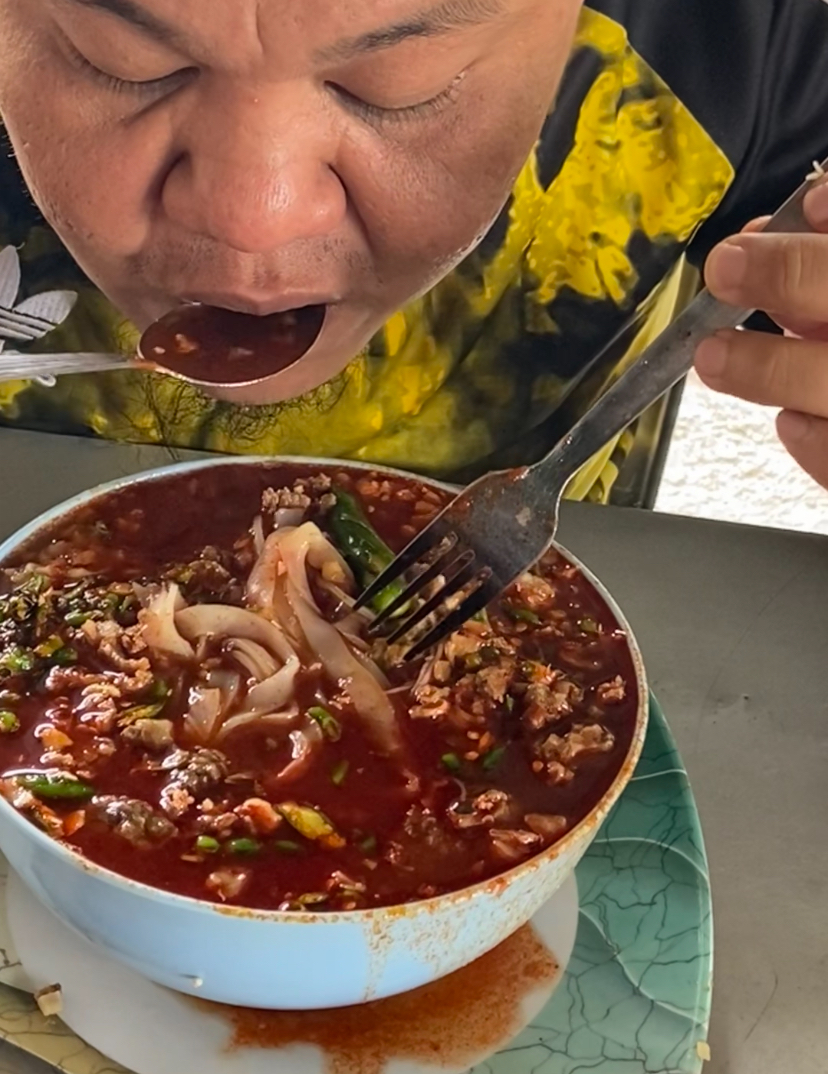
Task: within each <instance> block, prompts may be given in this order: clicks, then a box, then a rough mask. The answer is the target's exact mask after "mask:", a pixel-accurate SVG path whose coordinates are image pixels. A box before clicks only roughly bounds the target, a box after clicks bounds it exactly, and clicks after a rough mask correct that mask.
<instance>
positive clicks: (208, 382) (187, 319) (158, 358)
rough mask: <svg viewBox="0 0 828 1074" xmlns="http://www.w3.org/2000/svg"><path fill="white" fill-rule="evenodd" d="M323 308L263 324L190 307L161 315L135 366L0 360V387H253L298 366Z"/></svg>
mask: <svg viewBox="0 0 828 1074" xmlns="http://www.w3.org/2000/svg"><path fill="white" fill-rule="evenodd" d="M326 309H327V307H325V306H323V305H320V306H304V307H301V308H299V309H295V310H288V311H285V312H284V313H273V314H270V315H269V316H267V317H254V316H251V315H249V314H246V313H237V312H235V311H234V310H226V309H220V308H218V307H214V306H203V305H198V304H195V303H194V304H190V305H185V306H179V307H178V308H176V309H174V310H171V311H170V312H169V313H166V314H164V316H163V317H160V318H159V319H158V320H157V321H155V323H154V324H151V325H150V326H149V328H148V329H147V330H146V331H145V332H144V334H143V336H142V337H141V341H140V343H139V344H138V350H137V354H136V356H135V357H134V358H124V357H123V356H122V355H118V354H91V353H78V354H48V353H47V354H36V355H35V354H13V353H9V352H6V353H5V354H2V355H0V381H7V380H20V379H32V378H36V379H38V380H41V381H43V382H45V383H51V382H52V380H53V378H54V377H58V376H63V375H65V374H67V373H92V372H102V371H106V370H112V369H124V368H127V367H129V366H132V367H137V368H139V369H146V370H151V371H152V372H155V373H164V374H167V375H168V376H172V377H176V378H177V379H179V380H184V381H187V382H188V383H190V384H195V385H198V386H200V387H240V386H247V385H253V384H258V383H260V382H261V381H263V380H267V379H268V378H269V377H272V376H273V375H274V374H276V373H281V372H282V371H283V370H285V369H288V368H289V367H290V366H292V365H294V364H295V363H296V362H298V361H299V359H300V358H302V357H303V356H304V355H305V354H307V352H308V351H309V350H310V348H311V347H312V346H313V344H314V343H315V342H316V340H317V339H318V338H319V333H320V332H321V331H322V326H323V324H324V322H325V314H326Z"/></svg>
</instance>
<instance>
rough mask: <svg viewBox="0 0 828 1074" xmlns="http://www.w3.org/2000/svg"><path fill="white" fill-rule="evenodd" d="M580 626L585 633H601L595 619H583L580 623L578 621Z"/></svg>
mask: <svg viewBox="0 0 828 1074" xmlns="http://www.w3.org/2000/svg"><path fill="white" fill-rule="evenodd" d="M578 627H579V629H580V630H581V631H582V632H583V633H584V634H600V633H601V628H600V627H599V626H598V624H597V623H596V622H595V620H594V619H582V620H581V621H580V623H578Z"/></svg>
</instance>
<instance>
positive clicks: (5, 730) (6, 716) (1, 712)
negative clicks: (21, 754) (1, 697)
mask: <svg viewBox="0 0 828 1074" xmlns="http://www.w3.org/2000/svg"><path fill="white" fill-rule="evenodd" d="M19 730H20V720H18V718H17V716H15V714H14V713H13V712H11V711H9V709H0V734H3V735H11V734H13V733H14V732H15V731H19Z"/></svg>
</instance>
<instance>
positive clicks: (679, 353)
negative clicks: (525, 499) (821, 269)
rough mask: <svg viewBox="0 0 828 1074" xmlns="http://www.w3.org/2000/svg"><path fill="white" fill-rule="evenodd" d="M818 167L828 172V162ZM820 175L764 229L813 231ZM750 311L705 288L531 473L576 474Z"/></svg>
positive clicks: (541, 476) (546, 475) (550, 475)
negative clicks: (812, 201) (808, 207)
mask: <svg viewBox="0 0 828 1074" xmlns="http://www.w3.org/2000/svg"><path fill="white" fill-rule="evenodd" d="M822 169H824V170H828V160H826V161H825V163H824V164H823V165H822ZM817 170H818V171H819V170H820V169H817ZM819 178H820V177H819V176H818V175H817V176H811V177H810V178H809V179H807V180H806V182H804V183H803V184H802V186H801V187H800V188H799V189H798V190H797V191H796V192H795V193H794V194H793V195H792V196H791V197H790V198H789V199H788V200H787V201H786V202H785V203H784V205H782V207H781V208H780V209H779V210H778V211H777V212H776V213H775V214H774V216H773V217H772V218H771V219H770V221H769V222H768V224H767V225H766V227H765V228H764V230H765V231H769V232H783V233H796V234H807V233H812V232H813V230H814V229H813V228H812V227H811V226H810V224H809V223H808V221H807V219H806V217H805V212H804V207H803V202H804V200H805V195H806V194H807V193H808V191H809V190H810V189H811V187H813V186H814V185H815V183H816V182H817V181H818V180H819ZM754 312H755V311H754V310H745V309H737V308H735V307H733V306H727V305H725V304H724V303H723V302H719V300H718V299H716V298H714V297H713V295H712V294H711V293H710V292H709V291H708V290H707V288H705V289H704V290H703V291H702V292H701V293H700V294H699V295H698V296H697V297H696V298H695V299H694V300H693V302H691V303H690V305H689V306H688V307H687V309H686V310H685V311H684V312H683V313H682V314H681V315H680V316H679V317H678V318H677V319H676V320H675V321H674V322H673V324H672V325H670V327H669V328H667V329H666V330H665V331H664V332H662V333H661V335H660V336H658V338H657V339H656V340H655V341H654V342H653V343H652V344H650V346H649V347H647V349H646V350H645V351H644V353H643V354H642V355H641V357H640V358H638V359H637V361H636V362H635V363H634V364H633V365H632V366H630V368H629V369H628V370H627V371H626V372H625V373H623V374H622V376H621V377H619V379H618V380H617V381H616V382H615V383H614V384H613V385H612V386H611V387H610V388H609V389H608V390H607V391H606V392H605V393H604V395H602V396H601V398H600V399H599V400H598V401H597V402H596V403H595V405H594V406H593V407H591V408H590V410H589V411H588V412H587V413H586V414H585V415H584V416H583V417H582V418H581V419H580V421H578V422H577V423H576V424H575V425H574V426H573V427H572V429H571V430H570V432H569V433H568V434H567V435H566V436H565V437H564V438H563V440H561V441H560V443H559V444H558V445H557V446H556V447H555V448H554V449H553V450H552V452H551V453H550V454H549V455H548V456H547V457H546V459H544V460H543V461H542V462H540V463H539V464H538V465H537V466H535V467H532V473H533V476H535V477H536V478H538V479H540V481H541V482H544V480H545V479H546V478H551V482H550V483H549V484H548V486H547V487H550V488H552V487H555V484H559V483H560V478H561V475H562V474H564V475H565V476H567V477H569V476H572V475H573V474H575V473H576V472H577V471H578V470H579V469H580V468H581V467H582V466H584V465H585V464H586V463H587V462H589V460H590V459H591V458H592V457H593V455H595V454H596V452H598V451H600V450H601V448H602V447H604V445H605V444H607V443H608V441H610V440H612V438H613V437H614V436H617V435H618V433H620V432H623V430H624V429H626V428H627V427H628V426H629V425H630V424H631V423H632V422H633V421H635V419H636V418H638V417H639V416H640V415H641V414H643V413H644V411H645V410H646V409H647V408H648V407H649V406H650V405H651V404H652V403H654V402H656V400H658V399H660V398H661V397H662V395H664V394H665V393H666V392H668V391H669V390H670V389H671V388H672V387H673V386H674V385H676V384H677V383H678V382H679V381H680V380H681V378H682V377H683V376H684V375H685V374H686V373H688V372H689V371H690V368H691V367H692V365H693V359H694V357H695V353H696V348H697V347H698V346H699V344H700V343H701V342H702V341H703V340H704V339H706V338H707V337H708V336H711V335H713V333H715V332H718V331H720V330H721V329H724V328H738V327H739V326H740V325H743V324H744V323H745V321H746V320H747V319H748V318H749V317H750V316H751V315H752V314H753V313H754ZM556 478H557V482H556V481H555V479H556Z"/></svg>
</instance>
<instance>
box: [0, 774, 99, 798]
mask: <svg viewBox="0 0 828 1074" xmlns="http://www.w3.org/2000/svg"><path fill="white" fill-rule="evenodd" d="M17 782H18V783H19V784H20V786H21V787H24V788H25V789H26V790H27V791H31V792H32V794H34V795H36V796H37V797H38V798H66V799H80V798H91V797H92V796H93V795H94V794H95V788H94V787H90V785H89V784H88V783H84V782H83V781H82V780H80V779H75V777H74V776H70V775H69V773H68V772H44V773H43V774H42V775H37V774H34V773H33V774H32V775H25V776H17Z"/></svg>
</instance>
